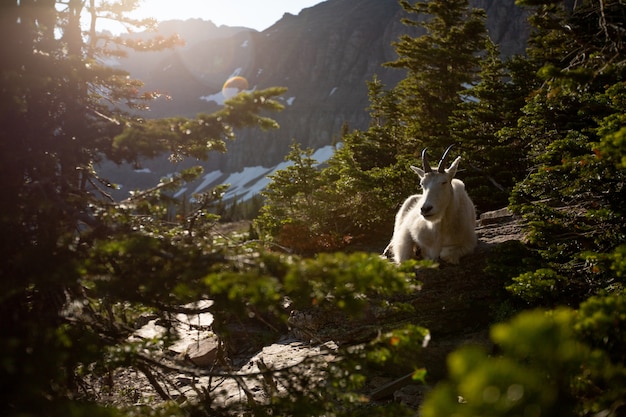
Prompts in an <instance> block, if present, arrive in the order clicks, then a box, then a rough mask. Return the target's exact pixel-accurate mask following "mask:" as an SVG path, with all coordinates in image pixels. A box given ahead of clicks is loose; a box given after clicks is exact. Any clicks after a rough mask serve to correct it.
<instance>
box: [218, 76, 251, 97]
mask: <svg viewBox="0 0 626 417" xmlns="http://www.w3.org/2000/svg"><path fill="white" fill-rule="evenodd" d="M247 89H248V80H246V79H245V78H244V77H241V76H239V75H238V76H235V77H231V78H229V79H228V80H227V81H226V82H225V83H224V85H223V86H222V95H223V96H224V98H226V99H229V98H232V97H235V96H236V95H237V94H239V93H240V92H242V91H245V90H247Z"/></svg>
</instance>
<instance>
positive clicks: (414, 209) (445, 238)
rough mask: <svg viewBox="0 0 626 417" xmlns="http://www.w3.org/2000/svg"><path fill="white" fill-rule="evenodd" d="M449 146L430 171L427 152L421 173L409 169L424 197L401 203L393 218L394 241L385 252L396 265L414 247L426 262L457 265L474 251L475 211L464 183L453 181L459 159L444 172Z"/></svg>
mask: <svg viewBox="0 0 626 417" xmlns="http://www.w3.org/2000/svg"><path fill="white" fill-rule="evenodd" d="M450 148H452V145H451V146H449V147H448V149H446V151H445V152H444V154H443V156H442V158H441V161H440V162H439V166H438V167H437V170H436V171H433V170H432V169H431V167H430V165H429V163H428V158H427V156H426V149H424V150H423V151H422V164H423V166H424V169H423V170H422V169H419V168H417V167H414V166H411V169H412V170H413V171H414V172H415V173H417V175H419V177H420V184H421V186H422V189H423V194H421V195H420V194H416V195H412V196H410V197H409V198H407V199H406V200H405V201H404V204H402V207H400V210H398V214H397V215H396V221H395V226H394V230H393V237H392V238H391V242H390V243H389V245H388V246H387V248H386V249H385V252H384V253H383V254H384V255H387V254H388V253H389V251H391V252H392V254H393V259H394V261H395V262H396V263H398V264H399V263H401V262H402V261H405V260H407V259H410V258H411V257H412V256H413V255H414V250H415V247H416V246H417V248H418V249H419V251H420V252H421V254H422V257H424V258H426V259H432V260H437V259H438V258H441V259H442V260H444V261H446V262H448V263H451V264H458V263H459V259H460V258H461V257H462V256H464V255H467V254H469V253H471V252H473V251H474V248H475V247H476V241H477V240H476V231H475V226H476V211H475V209H474V204H473V203H472V200H470V198H469V196H468V195H467V192H466V191H465V184H463V181H461V180H458V179H456V178H454V176H455V175H456V171H457V168H458V166H459V162H461V157H460V156H459V157H458V158H456V159H455V160H454V162H452V164H451V165H450V168H448V169H445V165H446V163H447V159H448V153H449V152H450Z"/></svg>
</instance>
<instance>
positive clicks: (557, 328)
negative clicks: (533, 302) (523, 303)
mask: <svg viewBox="0 0 626 417" xmlns="http://www.w3.org/2000/svg"><path fill="white" fill-rule="evenodd" d="M625 299H626V297H625V295H624V294H623V293H620V294H615V295H612V296H606V297H594V298H591V299H590V300H588V301H587V302H585V303H583V304H582V305H581V306H580V309H579V310H578V311H572V310H569V309H557V310H553V311H540V310H536V311H528V312H524V313H522V314H520V315H519V316H517V317H515V318H514V319H513V320H511V321H510V322H509V323H505V324H500V325H497V326H494V327H493V328H492V331H491V337H492V340H493V341H494V342H495V343H496V344H497V346H498V347H499V349H500V353H499V354H498V355H497V356H494V357H491V356H489V355H487V353H486V352H485V351H483V350H482V349H478V348H473V347H468V348H463V349H460V350H458V351H456V352H454V353H453V354H452V355H450V357H449V358H448V364H449V369H450V376H449V379H448V380H447V381H445V382H443V383H441V384H440V385H438V386H437V387H436V389H435V390H434V391H433V393H432V395H430V396H429V398H428V399H427V401H426V402H425V404H424V405H423V408H422V415H424V416H444V415H458V416H472V415H492V416H514V415H536V416H539V415H553V416H585V415H590V413H591V414H596V413H601V414H606V415H620V412H621V411H623V410H620V407H621V404H622V400H623V396H624V395H625V394H626V391H625V389H624V378H625V377H626V368H624V361H623V359H624V358H623V353H621V350H620V352H619V353H617V350H618V348H617V346H618V345H619V346H620V348H619V349H622V348H623V342H624V341H623V337H622V335H621V332H620V329H622V328H623V326H624V323H625V321H624V320H625V319H626V315H625V313H626V310H625V305H624V300H625ZM599 335H602V336H599ZM457 396H460V398H462V401H461V402H459V401H457Z"/></svg>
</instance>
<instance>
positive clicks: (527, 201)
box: [510, 1, 626, 303]
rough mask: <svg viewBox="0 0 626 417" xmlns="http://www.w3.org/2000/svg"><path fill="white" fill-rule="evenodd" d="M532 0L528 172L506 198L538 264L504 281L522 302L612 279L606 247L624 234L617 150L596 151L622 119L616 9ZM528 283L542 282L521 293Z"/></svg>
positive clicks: (572, 295)
mask: <svg viewBox="0 0 626 417" xmlns="http://www.w3.org/2000/svg"><path fill="white" fill-rule="evenodd" d="M535 3H536V2H535ZM541 3H542V4H541V5H540V6H539V7H538V8H537V11H536V14H535V17H534V19H533V21H534V22H535V24H536V25H538V26H537V30H536V32H535V34H534V36H533V42H532V44H531V46H530V49H529V58H530V60H531V61H533V62H536V63H539V64H540V65H538V66H539V67H540V70H539V72H538V74H539V76H540V77H541V78H542V80H543V84H541V86H540V87H539V88H538V89H537V90H536V91H535V92H534V93H533V95H532V96H531V98H530V99H529V100H528V102H527V104H526V106H525V108H524V115H523V116H522V117H521V118H520V120H519V123H518V127H519V130H518V134H519V137H520V138H521V139H522V140H523V141H525V142H527V143H528V144H529V146H530V148H529V152H528V154H529V157H530V158H531V162H532V167H533V170H532V172H531V174H530V175H529V176H528V177H527V178H526V179H525V180H524V181H522V182H520V183H519V184H518V185H517V186H516V189H515V192H514V194H513V200H512V201H513V203H514V208H515V209H516V210H519V211H520V212H522V213H524V215H525V216H526V217H527V218H528V219H529V221H530V227H529V229H530V234H529V236H530V238H531V242H532V243H533V244H534V245H536V247H537V249H539V250H540V252H541V253H542V254H543V256H544V261H545V268H543V269H541V270H539V271H537V272H536V273H533V272H529V273H528V274H525V275H523V276H520V277H518V278H517V279H516V280H515V283H514V284H513V285H512V286H511V287H510V288H511V290H513V291H514V292H517V293H518V294H520V295H522V296H525V297H526V299H527V300H528V301H529V302H538V303H542V302H551V301H553V300H554V298H555V297H556V298H559V295H558V294H561V295H562V296H564V297H566V299H567V297H569V299H570V300H571V301H570V302H575V301H578V300H581V299H582V298H584V297H586V296H589V295H590V294H593V293H595V292H597V291H600V290H602V289H605V288H607V287H610V286H611V285H612V284H611V283H612V282H613V280H614V279H615V277H614V274H613V273H612V272H611V270H610V268H609V266H608V263H609V262H608V257H609V255H608V254H609V253H611V252H612V251H613V250H615V249H616V248H617V247H618V246H619V245H620V244H622V243H623V242H624V238H625V236H626V232H625V231H624V227H623V225H624V222H623V219H624V211H623V207H622V206H623V204H622V203H621V202H622V201H623V198H622V197H621V193H622V190H623V184H624V171H623V169H622V168H620V166H619V164H616V161H618V160H619V159H620V155H619V152H621V150H620V149H619V148H612V149H610V151H608V152H607V154H603V153H602V151H601V150H600V149H601V144H602V143H606V142H607V139H608V138H607V136H606V135H611V134H613V133H615V132H617V131H619V129H620V126H621V123H622V122H623V120H622V121H620V120H621V118H620V116H619V115H621V114H622V113H623V106H622V105H621V104H619V103H620V102H621V100H622V99H623V88H622V87H621V86H622V83H623V79H624V74H625V70H626V68H625V65H624V61H623V59H621V58H620V56H622V55H623V53H624V52H625V51H624V50H623V45H624V44H623V42H622V40H623V37H624V34H625V31H624V29H623V27H622V25H621V23H617V22H618V21H619V16H623V15H624V13H626V10H625V9H624V5H623V4H622V3H621V2H612V1H611V2H593V1H589V2H583V3H582V4H580V5H577V6H576V7H575V8H574V9H573V10H571V11H570V12H567V11H566V10H563V9H560V6H558V5H557V4H555V3H554V2H541ZM533 4H534V3H533ZM549 45H552V47H548V46H549ZM609 126H610V127H609ZM607 128H608V129H607ZM533 286H536V288H544V290H542V291H538V292H530V293H525V292H524V288H532V287H533ZM561 302H563V300H561Z"/></svg>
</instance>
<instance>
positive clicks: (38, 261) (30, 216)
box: [0, 0, 282, 415]
mask: <svg viewBox="0 0 626 417" xmlns="http://www.w3.org/2000/svg"><path fill="white" fill-rule="evenodd" d="M136 3H137V1H123V2H116V3H112V2H103V3H102V5H103V9H102V10H100V9H96V5H95V1H90V2H89V7H87V8H85V4H86V3H85V2H84V1H82V0H70V1H66V2H55V1H50V0H39V1H36V0H33V1H3V2H2V3H1V4H0V23H1V24H0V35H1V36H2V37H3V39H4V40H5V42H3V43H2V45H0V77H1V78H0V90H1V91H2V99H1V100H0V110H1V111H0V181H1V182H0V184H1V185H2V190H3V193H4V197H3V198H2V201H1V202H0V213H1V214H0V228H1V229H2V231H3V237H2V240H1V243H0V245H1V246H0V248H1V250H2V253H3V261H2V262H1V264H0V285H2V294H3V295H2V297H1V298H0V315H2V317H3V319H2V321H1V324H0V357H1V360H0V381H1V382H0V389H1V391H2V392H1V394H0V398H1V399H0V410H2V411H0V414H3V415H40V414H42V413H45V414H46V415H70V414H73V415H81V414H83V413H84V414H85V415H87V414H89V413H90V411H89V410H90V409H91V408H92V407H91V406H90V405H88V404H86V405H85V406H81V405H80V404H79V403H75V402H73V401H72V399H73V398H74V397H73V396H74V395H76V394H77V390H76V388H77V384H78V383H79V381H80V378H79V375H78V372H79V370H80V369H81V367H82V366H86V365H89V364H92V363H100V364H103V363H106V358H107V354H108V353H107V352H109V351H108V349H110V348H111V347H112V346H115V345H116V344H117V343H120V341H124V340H125V338H126V337H127V336H128V327H124V326H128V323H126V322H124V321H123V320H122V319H121V318H120V316H116V314H114V313H113V310H114V306H115V301H116V300H126V301H129V300H131V299H132V298H133V297H134V298H135V299H141V298H142V291H141V290H139V288H138V287H141V284H140V283H138V281H134V278H130V276H126V277H125V278H127V281H126V282H125V283H126V284H128V285H127V286H124V285H120V286H119V287H118V288H116V290H115V291H113V290H110V291H109V290H108V289H107V288H99V287H98V286H97V285H96V284H95V281H97V279H95V278H94V275H90V274H93V273H94V272H95V271H100V272H101V271H102V270H101V269H99V268H100V266H97V267H96V266H94V264H93V263H91V262H92V261H93V260H95V259H102V257H103V256H104V255H103V254H104V253H108V254H111V253H114V252H115V250H122V249H120V248H124V250H125V251H126V252H125V253H127V254H128V253H134V255H136V257H135V258H125V257H124V256H123V255H122V254H120V252H117V253H118V254H120V257H119V259H117V261H116V262H115V267H114V268H118V269H117V272H118V273H120V274H121V275H124V273H125V271H126V272H127V271H130V270H133V269H132V268H128V269H127V268H126V266H130V265H131V264H134V265H135V268H136V269H135V270H134V271H135V274H137V273H143V272H145V271H148V270H150V269H151V268H153V267H154V265H155V264H156V263H155V262H156V259H157V258H158V257H154V253H152V255H149V253H150V252H151V251H152V250H156V251H157V252H158V249H156V247H157V246H156V245H155V244H154V243H155V242H156V241H157V240H158V239H157V238H156V236H155V237H154V238H152V239H150V238H148V237H147V235H141V233H135V235H134V236H133V235H132V233H133V231H134V232H137V231H139V230H146V229H149V228H150V227H151V225H154V224H155V223H157V222H155V221H152V222H150V221H148V219H152V220H154V219H159V220H160V216H162V213H163V206H164V205H163V204H161V203H159V199H162V198H163V197H164V194H163V193H162V191H163V190H165V189H166V188H167V187H168V186H170V187H171V186H173V185H174V184H175V183H176V182H178V183H179V184H180V182H181V181H185V180H189V179H191V178H195V177H197V175H198V174H199V171H198V170H190V171H189V172H186V173H181V174H180V175H179V176H178V177H176V178H175V179H174V180H173V181H165V182H164V183H163V184H160V185H159V186H157V187H156V188H155V189H154V190H151V191H147V192H143V193H138V194H136V195H135V196H134V198H133V199H131V200H129V201H128V202H126V203H127V204H125V205H121V204H116V203H114V202H112V201H111V200H109V199H108V198H107V188H108V187H109V186H110V184H109V183H108V182H107V181H106V180H105V179H102V178H100V177H99V176H98V175H97V173H96V172H95V171H94V169H93V165H94V163H95V162H97V161H98V160H100V158H103V157H109V158H110V159H112V160H115V161H124V160H126V161H136V160H138V159H139V158H140V157H150V156H153V155H155V154H159V153H163V152H168V151H169V152H170V153H178V154H183V155H204V156H206V153H207V152H208V151H209V150H210V149H212V148H213V147H215V148H218V149H219V148H220V146H221V144H222V143H223V141H224V140H225V139H227V138H229V137H231V136H232V133H231V131H232V127H234V126H242V125H256V126H264V127H267V126H271V124H272V122H271V120H270V119H268V118H266V117H261V116H259V115H258V113H259V111H261V109H266V110H272V109H276V108H278V107H279V105H278V104H277V103H276V102H274V101H273V100H271V99H270V98H271V97H272V96H273V95H275V94H278V93H280V92H281V91H282V90H281V89H273V90H271V91H266V92H255V93H254V94H251V95H247V96H245V97H238V98H236V99H234V100H232V101H231V102H229V103H228V104H227V106H226V107H225V108H224V109H223V110H221V111H220V112H219V113H217V114H213V115H201V116H199V117H198V119H196V120H193V121H192V120H184V119H170V120H160V121H157V120H141V119H138V118H136V117H134V116H132V115H131V114H129V113H126V112H125V111H124V110H123V109H129V108H130V109H132V108H135V107H137V106H142V105H143V104H145V102H146V101H147V100H149V99H151V98H153V97H154V95H153V94H151V93H141V92H140V89H139V87H140V86H141V83H140V82H139V81H135V80H132V79H130V78H129V77H128V74H127V73H125V72H123V71H120V70H117V69H111V68H108V67H106V66H104V65H103V64H102V63H101V60H100V59H101V58H102V57H103V56H104V55H106V54H107V53H111V52H115V51H111V50H109V49H108V48H109V47H110V46H111V44H112V43H115V42H118V43H119V44H120V45H124V46H125V47H137V48H139V49H145V48H147V49H154V48H160V47H167V46H170V45H172V42H173V41H174V40H171V41H172V42H170V41H168V40H165V39H161V40H160V41H158V42H156V43H153V44H148V45H146V44H145V43H144V44H138V43H134V44H133V43H129V42H126V41H125V39H124V38H123V37H119V38H115V39H113V38H111V39H109V42H108V43H104V42H100V41H98V40H97V39H98V35H97V34H96V33H95V28H96V24H95V21H92V23H93V24H92V25H90V29H89V30H88V31H87V32H86V33H85V32H83V30H82V28H81V26H80V24H81V23H80V18H81V16H82V13H83V12H84V11H85V12H90V15H91V17H92V19H94V18H99V16H100V11H103V12H105V13H106V14H107V15H108V16H110V17H120V16H122V15H121V14H120V13H121V12H122V11H123V9H124V8H126V7H131V8H132V6H133V5H134V4H136ZM125 22H126V24H128V25H130V24H133V23H138V24H140V23H141V22H133V21H132V20H129V19H126V20H125ZM151 216H152V217H151ZM142 222H144V224H142ZM144 227H145V228H146V229H144ZM153 231H156V228H154V229H153ZM162 233H163V230H160V231H159V236H162V235H161V234H162ZM129 234H130V235H129ZM140 235H141V236H140ZM164 240H165V239H164ZM133 249H135V250H137V251H136V252H133ZM139 249H141V250H139ZM170 249H172V248H171V247H170ZM122 251H123V250H122ZM163 253H165V252H163ZM197 255H198V253H197V252H193V251H190V253H189V255H188V258H193V257H194V256H196V257H197ZM124 259H126V260H127V262H128V264H127V265H125V264H124ZM142 261H143V262H145V263H143V264H142ZM198 262H200V261H198ZM151 263H152V264H153V266H152V267H151V266H149V265H150V264H151ZM190 263H191V261H186V262H185V261H183V262H182V263H181V264H180V267H182V268H183V269H184V265H187V266H189V265H190ZM105 265H107V264H106V263H105ZM108 265H109V266H111V264H110V263H109V264H108ZM205 265H206V264H205ZM112 271H113V270H109V271H108V272H109V273H113V272H112ZM174 271H182V270H181V269H178V267H174V266H172V265H167V266H166V265H164V268H163V270H162V272H163V273H164V274H166V275H167V274H168V273H169V274H173V276H169V275H168V277H169V279H172V278H175V272H174ZM113 275H114V273H113ZM148 275H149V274H147V275H146V277H147V276H148ZM135 278H136V276H135ZM153 278H154V277H153ZM111 282H117V281H116V279H112V280H111ZM119 282H122V283H124V278H122V279H121V281H119ZM144 284H145V283H144ZM159 284H162V285H163V287H162V288H161V289H166V291H167V290H168V289H169V290H172V287H168V285H167V283H166V282H165V281H163V282H160V283H159V281H154V282H153V284H149V285H146V286H145V287H144V289H145V290H146V291H145V292H144V295H146V298H147V299H149V300H150V302H151V303H153V304H154V303H159V301H162V300H164V299H165V300H168V299H169V297H171V294H163V293H161V292H160V291H156V288H155V287H151V285H156V286H158V285H159ZM96 287H98V288H96ZM103 287H106V285H104V286H103ZM133 287H134V288H133ZM100 291H102V292H100ZM118 291H119V292H118ZM107 293H108V295H106V294H107ZM114 294H117V295H119V298H117V299H116V297H115V295H114ZM120 294H121V295H120ZM150 295H155V297H154V298H151V297H150ZM107 297H108V300H109V301H106V302H105V301H104V299H105V298H107ZM159 297H161V298H159ZM77 305H80V306H82V307H81V308H84V310H83V312H84V313H85V314H84V315H80V314H77V315H72V314H70V313H71V310H72V306H77ZM79 310H80V309H79ZM121 316H123V314H122V315H121ZM124 329H126V330H124ZM44 410H45V411H44ZM101 413H102V414H103V415H104V414H113V413H114V410H111V411H110V412H107V411H105V410H101Z"/></svg>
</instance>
